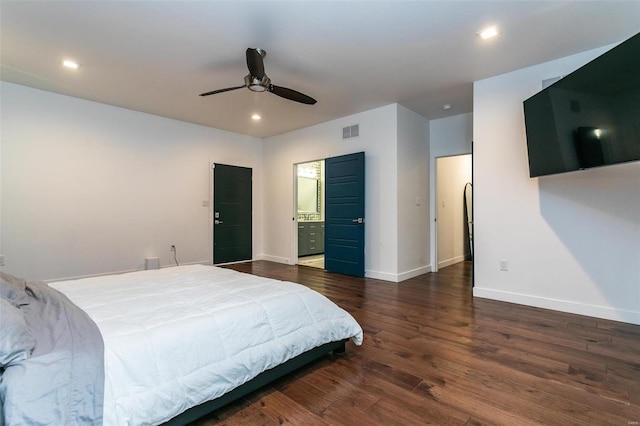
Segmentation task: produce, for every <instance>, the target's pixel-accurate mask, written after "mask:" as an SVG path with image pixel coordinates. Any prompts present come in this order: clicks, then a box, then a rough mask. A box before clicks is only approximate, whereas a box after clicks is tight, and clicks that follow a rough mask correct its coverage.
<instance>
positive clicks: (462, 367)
mask: <svg viewBox="0 0 640 426" xmlns="http://www.w3.org/2000/svg"><path fill="white" fill-rule="evenodd" d="M230 267H231V268H233V269H236V270H238V271H242V272H248V273H252V274H255V275H261V276H266V277H271V278H276V279H280V280H286V281H294V282H298V283H301V284H304V285H307V286H308V287H310V288H313V289H314V290H316V291H318V292H320V293H322V294H324V295H325V296H327V297H328V298H330V299H331V300H333V301H334V302H335V303H336V304H338V305H339V306H341V307H342V308H344V309H346V310H347V311H349V312H350V313H351V314H352V315H353V316H354V317H355V318H356V320H358V322H359V323H360V324H361V325H362V328H363V329H364V333H365V339H364V343H363V345H362V346H359V347H356V346H355V345H354V344H353V343H352V342H350V343H349V344H348V345H347V352H346V354H343V355H339V356H331V357H329V356H327V357H326V359H323V360H320V361H317V362H315V363H314V364H312V365H310V366H308V367H305V368H303V369H302V370H300V371H298V372H297V373H294V374H293V375H291V376H288V377H286V378H284V379H281V380H279V381H277V382H275V383H273V384H272V385H270V386H268V387H266V388H263V389H261V390H259V391H257V392H256V393H254V394H251V395H250V396H249V397H248V398H245V399H243V400H241V401H238V402H236V403H234V404H232V405H230V406H227V407H225V408H223V409H221V410H219V411H217V412H215V413H213V414H211V415H210V416H209V417H207V418H205V419H203V420H202V421H198V422H196V423H194V425H214V424H215V425H277V424H292V425H324V424H343V425H424V424H437V425H489V424H491V425H493V424H503V425H530V424H539V425H540V424H541V425H622V426H628V425H638V422H639V421H640V326H636V325H630V324H624V323H619V322H614V321H607V320H601V319H596V318H590V317H584V316H579V315H572V314H566V313H560V312H555V311H549V310H544V309H538V308H531V307H526V306H521V305H514V304H509V303H503V302H497V301H491V300H485V299H474V298H473V297H472V295H471V284H470V264H469V263H468V262H463V263H458V264H456V265H453V266H450V267H447V268H444V269H441V270H440V271H439V272H438V273H431V274H426V275H422V276H420V277H417V278H413V279H410V280H407V281H404V282H402V283H399V284H394V283H389V282H384V281H378V280H373V279H364V278H353V277H347V276H342V275H339V274H331V273H326V272H323V271H322V270H319V269H314V268H310V267H304V266H288V265H282V264H277V263H271V262H265V261H258V262H251V263H244V264H236V265H231V266H230Z"/></svg>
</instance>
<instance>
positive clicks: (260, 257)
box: [254, 254, 293, 265]
mask: <svg viewBox="0 0 640 426" xmlns="http://www.w3.org/2000/svg"><path fill="white" fill-rule="evenodd" d="M254 260H268V261H269V262H276V263H284V264H286V265H293V263H292V262H291V259H289V258H287V257H280V256H271V255H268V254H260V255H258V256H255V257H254Z"/></svg>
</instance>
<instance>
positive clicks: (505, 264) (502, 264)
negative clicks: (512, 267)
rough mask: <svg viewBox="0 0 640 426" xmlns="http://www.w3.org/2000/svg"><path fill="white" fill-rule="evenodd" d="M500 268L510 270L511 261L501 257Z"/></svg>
mask: <svg viewBox="0 0 640 426" xmlns="http://www.w3.org/2000/svg"><path fill="white" fill-rule="evenodd" d="M500 270H501V271H508V270H509V261H508V260H506V259H500Z"/></svg>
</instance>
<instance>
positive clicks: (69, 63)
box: [62, 59, 80, 70]
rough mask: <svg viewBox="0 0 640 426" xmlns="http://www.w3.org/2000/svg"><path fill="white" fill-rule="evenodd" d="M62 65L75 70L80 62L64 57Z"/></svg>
mask: <svg viewBox="0 0 640 426" xmlns="http://www.w3.org/2000/svg"><path fill="white" fill-rule="evenodd" d="M62 66H64V67H66V68H69V69H72V70H77V69H78V68H80V64H79V63H77V62H74V61H72V60H69V59H65V60H63V61H62Z"/></svg>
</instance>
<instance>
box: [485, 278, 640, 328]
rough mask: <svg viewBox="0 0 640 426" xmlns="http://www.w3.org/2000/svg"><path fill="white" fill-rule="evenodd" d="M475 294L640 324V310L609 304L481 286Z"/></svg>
mask: <svg viewBox="0 0 640 426" xmlns="http://www.w3.org/2000/svg"><path fill="white" fill-rule="evenodd" d="M473 296H474V297H480V298H484V299H492V300H500V301H502V302H510V303H517V304H519V305H527V306H534V307H536V308H544V309H551V310H554V311H560V312H568V313H571V314H578V315H585V316H589V317H594V318H603V319H608V320H612V321H620V322H626V323H629V324H636V325H640V312H637V311H629V310H624V309H615V308H610V307H608V306H596V305H585V304H582V303H575V302H569V301H566V300H558V299H550V298H546V297H539V296H531V295H527V294H520V293H511V292H507V291H500V290H492V289H486V288H479V287H474V288H473Z"/></svg>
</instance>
